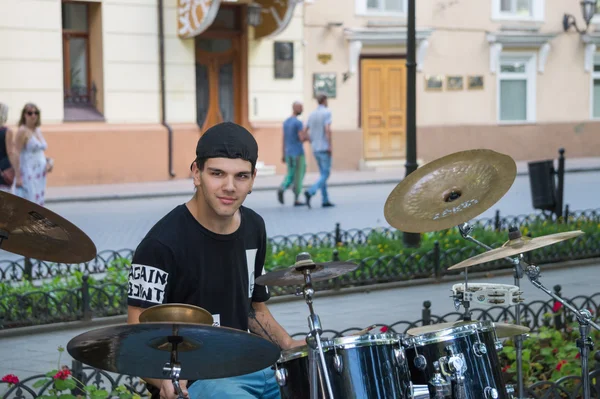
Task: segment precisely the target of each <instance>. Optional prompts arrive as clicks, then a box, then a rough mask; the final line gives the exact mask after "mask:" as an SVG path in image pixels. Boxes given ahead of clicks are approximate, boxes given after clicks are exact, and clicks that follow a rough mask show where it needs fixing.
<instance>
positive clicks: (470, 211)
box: [384, 149, 517, 233]
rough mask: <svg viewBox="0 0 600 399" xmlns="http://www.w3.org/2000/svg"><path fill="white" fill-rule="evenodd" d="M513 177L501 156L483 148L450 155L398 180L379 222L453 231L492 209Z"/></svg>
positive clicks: (409, 228) (514, 173)
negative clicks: (451, 229) (384, 220)
mask: <svg viewBox="0 0 600 399" xmlns="http://www.w3.org/2000/svg"><path fill="white" fill-rule="evenodd" d="M516 176H517V165H516V164H515V161H514V160H513V159H512V158H511V157H509V156H507V155H504V154H500V153H498V152H495V151H492V150H484V149H481V150H469V151H461V152H456V153H454V154H450V155H447V156H445V157H442V158H439V159H437V160H435V161H433V162H430V163H428V164H426V165H424V166H423V167H421V168H419V169H417V170H415V171H414V172H412V173H411V174H409V175H408V176H407V177H406V178H405V179H404V180H403V181H401V182H400V183H399V184H398V185H397V186H396V187H395V188H394V189H393V190H392V192H391V193H390V195H389V196H388V198H387V200H386V202H385V207H384V215H385V219H386V220H387V222H388V223H389V224H390V225H391V226H393V227H395V228H396V229H398V230H400V231H404V232H410V233H425V232H431V231H439V230H444V229H448V228H450V227H454V226H458V225H460V224H461V223H465V222H467V221H469V220H471V219H473V218H474V217H475V216H478V215H480V214H482V213H483V212H484V211H486V210H487V209H489V208H490V207H491V206H492V205H494V204H495V203H496V202H497V201H498V200H499V199H500V198H502V197H503V196H504V194H506V192H507V191H508V189H509V188H510V187H511V186H512V184H513V182H514V180H515V177H516Z"/></svg>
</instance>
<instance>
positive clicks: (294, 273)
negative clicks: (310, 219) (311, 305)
mask: <svg viewBox="0 0 600 399" xmlns="http://www.w3.org/2000/svg"><path fill="white" fill-rule="evenodd" d="M310 265H311V266H308V267H305V268H308V269H310V277H311V281H313V282H315V281H323V280H329V279H332V278H335V277H339V276H342V275H344V274H347V273H350V272H352V271H354V270H356V269H357V268H358V265H357V264H355V263H350V262H326V263H311V264H310ZM312 265H314V267H312ZM256 284H260V285H271V286H286V285H298V284H304V273H303V272H302V266H300V267H299V266H298V264H296V265H294V266H292V267H288V268H287V269H283V270H276V271H273V272H270V273H267V274H263V275H262V276H260V277H258V278H257V279H256Z"/></svg>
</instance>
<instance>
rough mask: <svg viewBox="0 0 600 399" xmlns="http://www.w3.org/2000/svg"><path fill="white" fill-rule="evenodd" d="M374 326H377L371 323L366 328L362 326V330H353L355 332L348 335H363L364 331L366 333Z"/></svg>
mask: <svg viewBox="0 0 600 399" xmlns="http://www.w3.org/2000/svg"><path fill="white" fill-rule="evenodd" d="M375 327H377V325H376V324H373V325H370V326H369V327H367V328H364V329H362V330H360V331H357V332H355V333H352V334H349V335H351V336H352V335H365V334H366V333H368V332H369V331H371V330H372V329H374V328H375Z"/></svg>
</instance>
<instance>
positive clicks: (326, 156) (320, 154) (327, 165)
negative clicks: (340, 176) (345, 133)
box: [308, 151, 331, 204]
mask: <svg viewBox="0 0 600 399" xmlns="http://www.w3.org/2000/svg"><path fill="white" fill-rule="evenodd" d="M314 155H315V159H316V160H317V165H318V166H319V173H320V174H321V176H319V180H317V182H316V183H315V184H313V185H312V187H311V188H309V189H308V193H309V194H310V195H311V196H312V195H315V193H316V192H317V191H318V190H319V189H320V190H321V196H322V197H323V198H322V201H323V203H324V204H326V203H328V202H329V196H328V195H327V179H329V174H330V173H331V153H330V152H326V151H315V152H314Z"/></svg>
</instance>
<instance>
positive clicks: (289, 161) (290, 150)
mask: <svg viewBox="0 0 600 399" xmlns="http://www.w3.org/2000/svg"><path fill="white" fill-rule="evenodd" d="M302 110H303V107H302V103H301V102H299V101H296V102H294V104H293V105H292V116H290V117H289V118H287V119H286V120H285V122H283V159H282V161H283V162H284V163H285V164H286V165H287V174H286V176H285V179H284V180H283V183H281V186H280V187H279V190H277V199H278V200H279V203H281V204H283V203H284V199H283V193H284V192H285V190H287V189H288V188H290V186H292V185H293V191H294V206H302V205H305V204H304V203H303V202H300V201H298V197H300V192H301V191H302V182H303V180H304V173H306V159H305V157H304V147H303V146H302V143H303V142H304V141H306V140H308V137H306V136H305V135H304V129H303V127H302V122H301V121H300V120H299V119H298V117H299V116H300V114H302Z"/></svg>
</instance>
